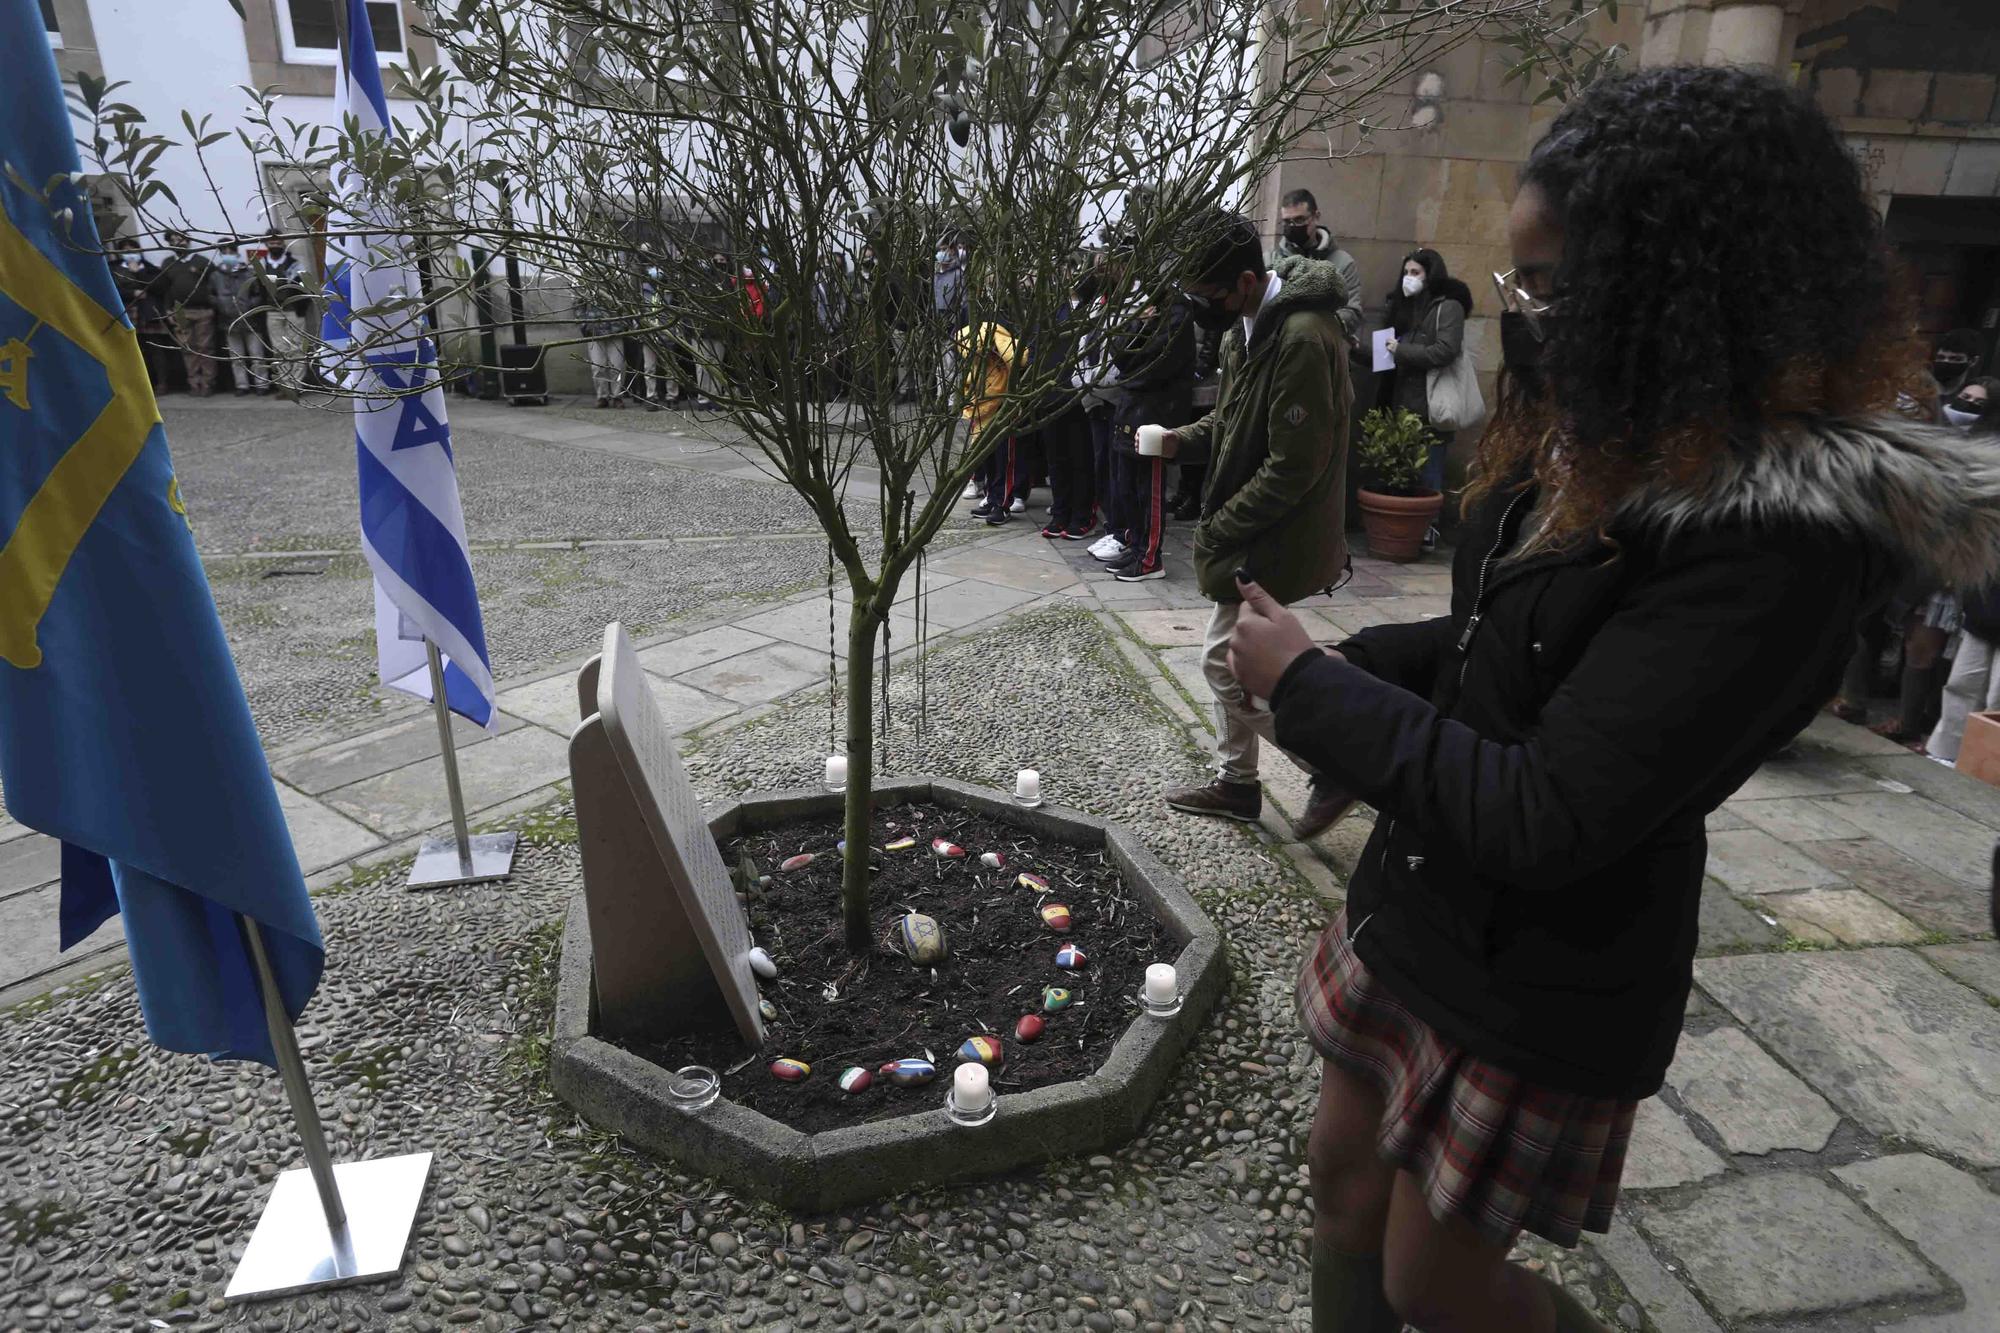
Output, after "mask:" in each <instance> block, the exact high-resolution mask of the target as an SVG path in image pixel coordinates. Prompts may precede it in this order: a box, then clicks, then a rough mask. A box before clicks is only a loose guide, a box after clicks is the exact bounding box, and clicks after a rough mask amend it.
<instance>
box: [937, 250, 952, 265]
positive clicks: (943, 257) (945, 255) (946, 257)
mask: <svg viewBox="0 0 2000 1333" xmlns="http://www.w3.org/2000/svg"><path fill="white" fill-rule="evenodd" d="M937 262H938V267H940V268H942V267H944V266H945V265H946V264H949V263H950V262H951V251H949V250H940V251H938V252H937Z"/></svg>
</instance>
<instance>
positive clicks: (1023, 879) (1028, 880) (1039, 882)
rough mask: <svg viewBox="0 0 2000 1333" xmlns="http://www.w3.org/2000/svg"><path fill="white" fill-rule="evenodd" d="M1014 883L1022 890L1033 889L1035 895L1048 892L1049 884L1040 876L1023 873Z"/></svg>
mask: <svg viewBox="0 0 2000 1333" xmlns="http://www.w3.org/2000/svg"><path fill="white" fill-rule="evenodd" d="M1014 882H1015V883H1016V884H1018V885H1020V886H1021V887H1022V888H1024V889H1033V890H1034V891H1035V892H1036V893H1047V892H1048V891H1049V882H1048V881H1047V880H1045V879H1043V878H1042V877H1041V876H1040V875H1030V874H1026V873H1023V874H1022V875H1020V876H1019V877H1018V878H1016V879H1015V881H1014Z"/></svg>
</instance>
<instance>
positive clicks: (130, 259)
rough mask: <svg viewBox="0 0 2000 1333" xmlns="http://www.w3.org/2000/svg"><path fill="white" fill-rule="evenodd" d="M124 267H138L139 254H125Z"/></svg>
mask: <svg viewBox="0 0 2000 1333" xmlns="http://www.w3.org/2000/svg"><path fill="white" fill-rule="evenodd" d="M125 267H126V268H137V267H139V256H137V255H126V256H125Z"/></svg>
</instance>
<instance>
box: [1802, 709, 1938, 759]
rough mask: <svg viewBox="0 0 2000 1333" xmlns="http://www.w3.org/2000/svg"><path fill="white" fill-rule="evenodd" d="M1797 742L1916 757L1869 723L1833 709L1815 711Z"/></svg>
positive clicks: (1829, 748) (1865, 753) (1835, 751)
mask: <svg viewBox="0 0 2000 1333" xmlns="http://www.w3.org/2000/svg"><path fill="white" fill-rule="evenodd" d="M1794 744H1797V745H1800V746H1805V747H1816V748H1818V749H1822V750H1825V751H1827V752H1829V753H1832V754H1845V755H1856V756H1869V757H1881V758H1887V759H1908V758H1913V757H1914V756H1912V755H1911V754H1910V752H1909V751H1908V750H1906V749H1904V748H1903V747H1902V746H1900V745H1898V744H1896V742H1894V741H1892V740H1886V739H1884V738H1883V737H1881V736H1877V735H1876V734H1875V733H1874V732H1872V731H1870V730H1868V728H1866V727H1862V726H1856V725H1855V724H1854V723H1852V722H1842V721H1841V720H1840V719H1839V718H1837V717H1835V716H1834V715H1833V714H1831V713H1817V714H1815V715H1814V716H1813V720H1812V721H1811V722H1809V723H1807V724H1806V729H1805V730H1804V731H1803V732H1802V733H1800V735H1799V739H1798V740H1797V741H1796V742H1794Z"/></svg>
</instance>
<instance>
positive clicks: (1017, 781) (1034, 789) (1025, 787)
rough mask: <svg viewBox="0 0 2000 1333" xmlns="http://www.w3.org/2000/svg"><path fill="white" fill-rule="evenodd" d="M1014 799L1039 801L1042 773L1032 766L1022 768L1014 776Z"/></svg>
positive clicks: (1040, 797)
mask: <svg viewBox="0 0 2000 1333" xmlns="http://www.w3.org/2000/svg"><path fill="white" fill-rule="evenodd" d="M1014 799H1015V800H1017V801H1039V800H1041V799H1042V775H1041V774H1040V773H1037V772H1036V771H1035V770H1034V769H1032V768H1024V769H1022V770H1021V771H1020V772H1019V773H1017V774H1015V776H1014Z"/></svg>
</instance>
